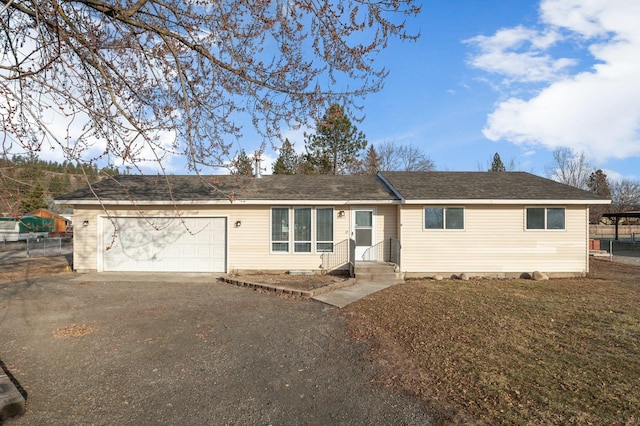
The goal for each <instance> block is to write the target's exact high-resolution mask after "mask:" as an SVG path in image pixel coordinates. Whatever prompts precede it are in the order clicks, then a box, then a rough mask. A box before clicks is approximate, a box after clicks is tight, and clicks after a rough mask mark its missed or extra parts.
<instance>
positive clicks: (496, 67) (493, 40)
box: [466, 26, 576, 83]
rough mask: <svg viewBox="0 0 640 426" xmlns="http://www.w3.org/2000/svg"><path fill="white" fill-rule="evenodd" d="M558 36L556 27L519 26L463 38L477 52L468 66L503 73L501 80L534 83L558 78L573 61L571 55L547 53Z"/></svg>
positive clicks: (559, 38)
mask: <svg viewBox="0 0 640 426" xmlns="http://www.w3.org/2000/svg"><path fill="white" fill-rule="evenodd" d="M560 40H561V37H560V34H559V33H557V32H556V31H553V30H549V31H545V32H539V31H536V30H532V29H528V28H525V27H523V26H518V27H515V28H505V29H501V30H499V31H498V32H496V33H495V35H493V36H491V37H487V36H477V37H474V38H472V39H469V40H467V41H466V42H467V43H468V44H471V45H473V46H475V47H476V48H477V49H478V50H479V52H480V53H479V54H478V55H476V56H474V57H472V58H471V60H470V61H469V62H470V64H471V66H473V67H475V68H479V69H481V70H483V71H487V72H490V73H495V74H501V75H503V76H504V77H505V80H504V83H512V82H524V83H534V82H546V81H553V80H557V79H558V78H560V77H561V76H562V75H563V74H564V73H565V72H566V69H567V68H569V67H571V66H573V65H575V64H576V61H575V60H574V59H570V58H559V59H554V58H553V57H552V56H551V55H550V54H548V53H546V50H547V49H549V48H550V47H552V46H553V45H555V44H556V43H557V42H559V41H560Z"/></svg>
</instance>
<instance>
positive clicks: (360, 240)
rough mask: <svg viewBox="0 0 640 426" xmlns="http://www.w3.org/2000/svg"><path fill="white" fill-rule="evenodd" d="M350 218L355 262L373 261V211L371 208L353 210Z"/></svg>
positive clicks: (374, 255)
mask: <svg viewBox="0 0 640 426" xmlns="http://www.w3.org/2000/svg"><path fill="white" fill-rule="evenodd" d="M352 213H353V214H352V216H351V238H353V239H354V240H355V241H356V260H357V261H358V260H366V261H374V260H376V259H377V253H375V243H376V242H375V237H374V236H375V235H376V233H375V217H376V216H375V210H374V209H373V208H362V209H354V210H353V211H352Z"/></svg>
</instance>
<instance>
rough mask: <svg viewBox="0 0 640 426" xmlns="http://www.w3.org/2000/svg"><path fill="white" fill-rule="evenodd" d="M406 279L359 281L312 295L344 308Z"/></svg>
mask: <svg viewBox="0 0 640 426" xmlns="http://www.w3.org/2000/svg"><path fill="white" fill-rule="evenodd" d="M402 282H404V281H402V280H400V281H398V280H390V281H385V282H380V281H367V280H362V281H358V282H356V283H355V284H353V285H351V286H349V287H344V288H341V289H338V290H334V291H331V292H329V293H324V294H320V295H318V296H314V297H312V299H314V300H318V301H320V302H323V303H326V304H328V305H333V306H337V307H338V308H344V307H345V306H347V305H349V304H350V303H353V302H356V301H358V300H360V299H362V298H364V297H367V296H368V295H370V294H373V293H375V292H378V291H380V290H384V289H385V288H387V287H391V286H393V285H396V284H400V283H402Z"/></svg>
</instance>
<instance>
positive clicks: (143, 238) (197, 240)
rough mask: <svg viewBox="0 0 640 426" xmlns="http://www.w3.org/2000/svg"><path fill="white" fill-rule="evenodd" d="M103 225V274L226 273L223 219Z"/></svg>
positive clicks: (109, 221)
mask: <svg viewBox="0 0 640 426" xmlns="http://www.w3.org/2000/svg"><path fill="white" fill-rule="evenodd" d="M102 223H103V227H102V228H103V244H102V260H103V270H104V271H122V272H134V271H135V272H138V271H140V272H142V271H144V272H147V271H148V272H225V269H226V239H227V237H226V235H227V230H226V228H227V221H226V219H225V218H219V217H206V218H204V217H187V218H162V217H144V218H139V217H119V218H112V219H109V218H103V219H102ZM114 225H115V229H114ZM116 230H117V231H116ZM114 231H116V232H114ZM114 235H115V239H114Z"/></svg>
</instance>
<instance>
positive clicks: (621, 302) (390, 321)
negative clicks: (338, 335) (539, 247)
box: [343, 260, 640, 424]
mask: <svg viewBox="0 0 640 426" xmlns="http://www.w3.org/2000/svg"><path fill="white" fill-rule="evenodd" d="M591 267H592V271H593V272H592V274H590V275H591V276H590V277H589V278H582V279H554V280H550V281H544V282H535V281H528V280H527V281H525V280H471V281H431V280H415V281H409V282H408V283H407V284H404V285H399V286H395V287H392V288H389V289H387V290H385V291H382V292H379V293H376V294H374V295H372V296H370V297H368V298H366V299H364V300H362V301H360V302H357V303H355V304H352V305H350V306H348V307H347V308H345V309H344V310H343V314H344V317H345V319H346V321H347V324H348V327H349V329H350V331H351V333H352V334H353V335H354V336H355V337H356V338H357V339H362V340H366V341H368V342H369V343H370V345H371V349H372V351H371V356H372V359H373V360H374V362H375V363H376V364H377V365H378V366H379V367H380V368H379V370H378V371H379V372H380V374H379V377H378V380H379V381H381V382H383V383H384V384H386V385H387V386H391V387H395V388H396V389H398V390H399V391H403V392H404V391H408V392H410V393H413V394H416V395H418V396H420V397H421V398H422V399H424V400H425V402H426V403H427V404H428V405H429V407H430V408H431V411H432V413H433V414H434V416H435V420H436V423H486V424H525V423H528V424H530V423H535V424H540V423H543V424H564V423H574V424H638V423H640V268H638V267H634V266H628V265H620V264H611V263H608V262H605V261H598V260H594V261H592V266H591Z"/></svg>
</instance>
